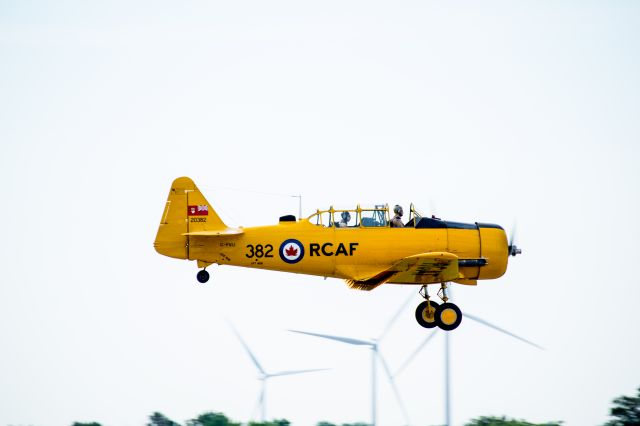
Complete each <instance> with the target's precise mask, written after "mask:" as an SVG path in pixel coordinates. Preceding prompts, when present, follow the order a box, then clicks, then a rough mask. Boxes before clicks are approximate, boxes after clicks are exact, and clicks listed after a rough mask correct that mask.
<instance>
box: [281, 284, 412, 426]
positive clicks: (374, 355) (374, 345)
mask: <svg viewBox="0 0 640 426" xmlns="http://www.w3.org/2000/svg"><path fill="white" fill-rule="evenodd" d="M413 298H414V294H413V293H412V294H411V296H410V297H409V298H408V299H407V300H406V301H405V302H404V303H403V304H402V306H401V307H400V309H398V312H396V314H395V315H394V316H393V317H392V318H391V320H389V322H388V323H387V325H386V326H385V328H384V330H383V331H382V334H380V336H378V338H377V339H370V340H362V339H354V338H351V337H341V336H330V335H328V334H318V333H310V332H308V331H300V330H289V331H291V332H294V333H300V334H307V335H309V336H315V337H322V338H323V339H329V340H336V341H338V342H342V343H347V344H349V345H355V346H368V347H369V348H370V349H371V425H372V426H376V414H377V412H376V394H377V391H376V361H377V360H378V359H379V360H380V363H381V364H382V367H383V368H384V371H385V374H386V375H387V379H388V380H389V383H390V384H391V388H392V389H393V393H394V394H395V396H396V400H397V401H398V405H399V406H400V409H401V410H402V415H403V416H404V419H405V422H406V424H407V425H409V424H411V422H410V420H409V415H408V413H407V410H406V408H405V406H404V403H403V402H402V398H401V397H400V392H398V388H397V387H396V383H395V380H394V378H393V375H392V374H391V370H389V366H388V365H387V362H386V361H385V359H384V357H383V356H382V353H380V348H379V346H380V342H381V341H382V339H383V337H384V336H385V335H386V334H387V332H388V331H389V329H390V328H391V326H392V325H393V323H394V322H395V321H396V319H398V316H399V315H400V313H402V311H404V309H405V307H406V306H407V304H408V303H409V302H410V301H411V300H412V299H413Z"/></svg>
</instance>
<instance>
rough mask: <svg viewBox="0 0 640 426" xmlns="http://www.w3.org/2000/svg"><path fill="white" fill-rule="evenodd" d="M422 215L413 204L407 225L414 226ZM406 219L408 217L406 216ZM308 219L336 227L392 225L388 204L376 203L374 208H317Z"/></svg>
mask: <svg viewBox="0 0 640 426" xmlns="http://www.w3.org/2000/svg"><path fill="white" fill-rule="evenodd" d="M420 217H422V216H421V215H420V214H419V213H418V212H417V211H416V210H415V209H414V207H413V204H412V205H411V208H410V211H409V218H408V219H409V221H408V222H407V224H406V225H405V226H411V227H413V226H414V225H413V224H414V223H415V222H416V218H420ZM405 219H406V218H405ZM307 220H308V221H309V222H310V223H311V224H313V225H317V226H324V227H336V228H358V227H362V228H382V227H389V226H390V213H389V205H388V204H380V205H376V206H374V207H373V208H369V207H366V208H362V207H360V205H358V206H357V207H356V208H355V209H334V208H333V206H332V207H329V209H328V210H319V209H318V210H317V211H316V213H314V214H312V215H311V216H309V217H308V218H307Z"/></svg>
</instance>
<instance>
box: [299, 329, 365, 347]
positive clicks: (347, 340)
mask: <svg viewBox="0 0 640 426" xmlns="http://www.w3.org/2000/svg"><path fill="white" fill-rule="evenodd" d="M289 331H291V332H293V333H300V334H308V335H309V336H315V337H322V338H323V339H330V340H337V341H338V342H342V343H348V344H350V345H360V346H373V345H374V344H375V343H374V342H370V341H368V340H359V339H352V338H350V337H340V336H329V335H328V334H318V333H310V332H308V331H299V330H289Z"/></svg>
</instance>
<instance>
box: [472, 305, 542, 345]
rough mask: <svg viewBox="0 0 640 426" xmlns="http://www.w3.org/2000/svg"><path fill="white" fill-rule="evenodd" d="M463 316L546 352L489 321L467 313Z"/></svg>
mask: <svg viewBox="0 0 640 426" xmlns="http://www.w3.org/2000/svg"><path fill="white" fill-rule="evenodd" d="M463 315H464V316H465V317H467V318H469V319H472V320H474V321H475V322H478V323H480V324H482V325H485V326H487V327H489V328H493V329H494V330H497V331H499V332H501V333H504V334H506V335H508V336H511V337H513V338H514V339H518V340H520V341H522V342H524V343H526V344H529V345H531V346H534V347H536V348H538V349H541V350H543V351H544V350H545V349H544V348H543V347H542V346H540V345H537V344H535V343H533V342H531V341H529V340H527V339H525V338H522V337H520V336H516V335H515V334H513V333H511V332H509V331H507V330H505V329H503V328H500V327H498V326H496V325H493V324H491V323H490V322H487V321H485V320H483V319H482V318H478V317H477V316H475V315H471V314H468V313H466V312H465V313H464V314H463Z"/></svg>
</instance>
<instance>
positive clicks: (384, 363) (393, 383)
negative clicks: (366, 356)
mask: <svg viewBox="0 0 640 426" xmlns="http://www.w3.org/2000/svg"><path fill="white" fill-rule="evenodd" d="M378 357H379V358H380V362H381V363H382V367H383V368H384V372H385V373H386V374H387V379H389V384H391V388H392V389H393V393H394V394H395V395H396V400H397V401H398V405H399V406H400V410H402V415H403V416H404V421H405V422H406V424H407V425H410V424H411V420H409V414H408V413H407V408H406V407H405V406H404V402H403V401H402V398H401V397H400V392H399V391H398V387H397V386H396V381H395V380H394V379H393V376H392V375H391V371H390V370H389V366H388V365H387V361H385V359H384V357H383V356H382V354H381V353H380V351H378Z"/></svg>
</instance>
